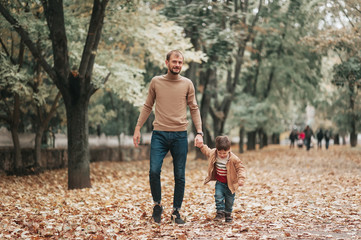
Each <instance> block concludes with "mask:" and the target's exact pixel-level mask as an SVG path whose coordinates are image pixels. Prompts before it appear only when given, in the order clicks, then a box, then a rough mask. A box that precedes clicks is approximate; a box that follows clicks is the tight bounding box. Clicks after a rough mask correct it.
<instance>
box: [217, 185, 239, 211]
mask: <svg viewBox="0 0 361 240" xmlns="http://www.w3.org/2000/svg"><path fill="white" fill-rule="evenodd" d="M235 196H236V194H235V193H233V194H232V192H231V190H229V188H228V186H227V184H226V183H222V182H220V181H217V182H216V192H215V195H214V199H215V200H216V209H217V212H228V213H231V212H232V210H233V203H234V197H235Z"/></svg>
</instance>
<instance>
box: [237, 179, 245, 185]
mask: <svg viewBox="0 0 361 240" xmlns="http://www.w3.org/2000/svg"><path fill="white" fill-rule="evenodd" d="M243 185H244V181H243V180H242V179H238V186H240V187H242V186H243Z"/></svg>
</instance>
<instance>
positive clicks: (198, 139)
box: [194, 134, 203, 148]
mask: <svg viewBox="0 0 361 240" xmlns="http://www.w3.org/2000/svg"><path fill="white" fill-rule="evenodd" d="M194 146H196V147H199V148H201V147H202V146H203V137H202V135H200V134H197V135H196V138H195V139H194Z"/></svg>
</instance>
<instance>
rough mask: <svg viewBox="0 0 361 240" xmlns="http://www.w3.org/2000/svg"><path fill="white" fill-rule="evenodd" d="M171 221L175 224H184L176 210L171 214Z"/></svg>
mask: <svg viewBox="0 0 361 240" xmlns="http://www.w3.org/2000/svg"><path fill="white" fill-rule="evenodd" d="M171 219H172V221H173V222H175V223H177V224H184V223H185V222H184V220H183V219H181V217H180V214H179V212H178V210H175V211H174V212H173V213H172V217H171Z"/></svg>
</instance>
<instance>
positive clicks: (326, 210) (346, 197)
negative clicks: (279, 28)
mask: <svg viewBox="0 0 361 240" xmlns="http://www.w3.org/2000/svg"><path fill="white" fill-rule="evenodd" d="M239 156H240V157H241V158H242V159H243V161H244V163H245V165H246V168H247V181H246V185H245V186H244V187H243V188H242V189H241V191H240V192H238V193H237V195H236V201H235V205H234V212H233V217H234V221H233V223H224V222H214V221H213V220H212V218H213V217H214V215H215V205H214V198H213V194H214V183H211V184H207V185H203V179H204V178H205V174H206V169H207V164H206V161H204V160H194V156H193V155H192V154H191V155H190V156H189V158H188V162H187V171H186V192H185V198H184V202H183V207H182V211H181V214H182V216H184V217H185V218H186V221H187V223H186V224H185V225H183V226H178V225H175V224H174V223H172V222H171V220H170V214H171V210H172V198H173V184H174V182H173V172H172V162H171V159H170V158H167V159H166V160H165V162H164V165H163V169H162V191H163V200H162V201H163V205H164V207H165V210H164V213H163V218H162V223H161V224H160V225H157V224H154V223H152V221H151V220H150V219H151V214H152V205H153V204H152V200H151V195H150V190H149V183H148V161H147V160H144V161H138V162H97V163H92V164H91V180H92V185H93V187H92V188H91V189H83V190H72V191H68V190H67V171H66V170H65V169H63V170H56V171H47V172H45V173H43V174H41V175H39V176H26V177H13V176H0V196H1V202H0V239H207V240H208V239H361V187H360V185H361V184H360V182H361V148H350V147H346V146H331V149H329V150H328V151H326V150H325V149H323V150H316V149H311V151H309V152H306V151H305V149H288V147H285V146H283V147H282V146H270V147H267V148H266V149H263V150H260V151H253V152H246V153H245V154H242V155H239Z"/></svg>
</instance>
